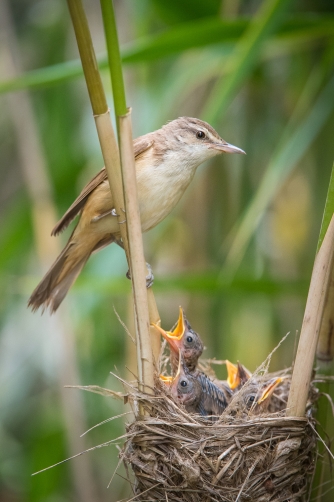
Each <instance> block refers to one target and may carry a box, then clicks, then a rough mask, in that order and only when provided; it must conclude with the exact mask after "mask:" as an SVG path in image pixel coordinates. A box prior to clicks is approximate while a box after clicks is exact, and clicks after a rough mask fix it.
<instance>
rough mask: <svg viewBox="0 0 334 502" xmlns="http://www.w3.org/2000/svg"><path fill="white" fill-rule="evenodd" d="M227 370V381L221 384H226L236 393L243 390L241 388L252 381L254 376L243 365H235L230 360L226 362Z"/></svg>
mask: <svg viewBox="0 0 334 502" xmlns="http://www.w3.org/2000/svg"><path fill="white" fill-rule="evenodd" d="M225 363H226V369H227V380H226V381H225V380H223V381H220V382H219V384H218V383H217V385H218V386H219V385H221V384H225V382H226V383H227V385H228V386H229V387H230V389H231V390H233V391H234V392H236V391H238V390H240V389H241V387H242V386H243V385H244V384H245V383H246V382H247V381H248V380H249V379H250V377H251V376H252V374H251V373H250V372H249V371H248V370H247V369H246V368H245V366H243V365H242V364H240V363H239V361H238V364H237V365H236V364H233V363H231V362H230V361H229V360H228V359H226V361H225Z"/></svg>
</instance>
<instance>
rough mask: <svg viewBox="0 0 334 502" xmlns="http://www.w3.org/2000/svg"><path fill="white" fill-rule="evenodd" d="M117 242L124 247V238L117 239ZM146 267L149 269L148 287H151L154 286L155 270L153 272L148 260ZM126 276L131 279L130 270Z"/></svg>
mask: <svg viewBox="0 0 334 502" xmlns="http://www.w3.org/2000/svg"><path fill="white" fill-rule="evenodd" d="M115 242H116V244H118V246H119V247H121V248H122V249H124V244H123V242H122V239H116V240H115ZM146 267H147V270H148V274H147V276H146V287H147V288H150V287H151V286H153V282H154V275H153V272H152V267H151V265H150V264H149V263H147V262H146ZM126 277H127V278H128V279H130V280H131V273H130V270H128V271H127V273H126Z"/></svg>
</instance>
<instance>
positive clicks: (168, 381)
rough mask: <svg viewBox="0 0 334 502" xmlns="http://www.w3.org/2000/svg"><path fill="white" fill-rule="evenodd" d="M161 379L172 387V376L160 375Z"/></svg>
mask: <svg viewBox="0 0 334 502" xmlns="http://www.w3.org/2000/svg"><path fill="white" fill-rule="evenodd" d="M159 379H160V380H161V381H162V382H163V383H164V384H165V385H168V386H171V385H172V383H173V380H174V379H173V377H172V376H165V375H159Z"/></svg>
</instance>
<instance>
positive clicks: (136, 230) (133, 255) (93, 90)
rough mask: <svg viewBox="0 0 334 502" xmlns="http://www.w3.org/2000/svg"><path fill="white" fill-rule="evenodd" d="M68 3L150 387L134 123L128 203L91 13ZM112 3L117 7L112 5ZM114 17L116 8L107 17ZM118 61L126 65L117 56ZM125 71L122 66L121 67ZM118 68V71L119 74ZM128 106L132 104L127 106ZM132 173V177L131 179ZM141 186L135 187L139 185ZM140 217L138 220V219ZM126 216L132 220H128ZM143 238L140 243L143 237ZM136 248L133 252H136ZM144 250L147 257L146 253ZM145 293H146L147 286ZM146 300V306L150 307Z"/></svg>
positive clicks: (142, 375) (120, 100)
mask: <svg viewBox="0 0 334 502" xmlns="http://www.w3.org/2000/svg"><path fill="white" fill-rule="evenodd" d="M68 6H69V10H70V14H71V18H72V23H73V27H74V31H75V35H76V39H77V43H78V48H79V53H80V57H81V61H82V66H83V70H84V75H85V79H86V84H87V88H88V93H89V97H90V100H91V104H92V109H93V114H94V118H95V123H96V128H97V132H98V136H99V141H100V145H101V150H102V155H103V159H104V162H105V167H106V171H107V174H108V179H109V184H110V190H111V193H112V197H113V201H114V205H115V209H116V214H117V215H118V216H117V218H118V222H119V225H120V232H121V237H122V242H123V245H124V249H125V253H126V257H127V261H128V264H129V269H130V271H131V275H132V285H133V291H134V308H135V314H136V328H137V330H136V331H137V333H136V334H137V351H138V352H137V353H138V357H137V360H138V377H139V381H140V383H141V384H142V385H143V386H145V388H146V390H147V389H150V388H153V386H154V380H153V357H152V350H151V348H150V346H149V317H148V307H147V294H146V281H145V267H144V264H145V262H144V256H143V252H142V240H141V239H142V238H141V229H140V217H139V210H138V203H137V197H136V179H135V174H134V156H133V146H132V135H131V126H130V127H129V125H128V124H127V121H126V120H125V124H126V125H125V126H124V129H125V134H124V138H123V135H122V133H121V131H120V134H119V136H120V138H122V139H121V147H120V148H121V156H122V158H123V160H124V164H126V166H127V168H126V170H125V171H124V173H123V175H124V176H125V178H126V180H127V182H126V183H127V187H126V189H127V190H131V193H130V197H128V196H126V197H125V198H126V202H127V203H129V201H130V207H128V206H127V205H126V204H125V201H124V191H123V180H122V171H121V165H120V155H119V151H118V146H117V142H116V137H115V134H114V131H113V128H112V125H111V121H110V115H109V110H108V106H107V101H106V97H105V93H104V90H103V86H102V81H101V77H100V74H99V71H98V68H97V63H96V57H95V52H94V48H93V44H92V39H91V35H90V31H89V27H88V22H87V18H86V15H85V11H84V9H83V5H82V2H81V0H68ZM111 8H112V6H111ZM107 19H109V20H110V12H109V14H108V16H107ZM112 26H113V29H114V36H113V39H112V40H113V43H115V37H116V40H117V33H116V31H115V30H116V26H115V22H114V23H113V25H112ZM116 46H117V50H118V53H119V49H118V42H117V43H116ZM114 54H116V56H115V57H116V63H113V64H116V66H117V64H118V62H119V65H120V58H119V61H118V60H117V51H116V53H114ZM117 71H118V73H119V71H120V72H121V69H120V70H119V69H118V70H117ZM117 71H116V73H115V75H116V76H117ZM114 92H116V94H114V95H115V96H116V99H117V102H115V109H116V107H117V110H118V111H124V105H125V95H124V86H123V92H122V82H120V81H118V82H117V83H116V86H115V91H114ZM125 111H126V108H125ZM131 177H132V180H131ZM133 187H135V189H133ZM133 219H134V220H133ZM124 220H126V225H125V224H124ZM129 228H130V232H129V235H130V240H132V241H131V244H130V246H129V241H128V229H129ZM138 241H140V242H138ZM130 250H131V251H130ZM140 252H141V256H140ZM144 288H145V292H144V294H143V289H144ZM145 301H146V307H145Z"/></svg>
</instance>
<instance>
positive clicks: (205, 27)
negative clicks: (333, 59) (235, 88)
mask: <svg viewBox="0 0 334 502" xmlns="http://www.w3.org/2000/svg"><path fill="white" fill-rule="evenodd" d="M248 25H249V21H248V20H247V19H236V20H233V21H224V20H221V19H217V18H213V19H205V20H201V21H192V22H189V23H184V24H180V25H177V26H174V27H173V28H170V29H169V30H166V31H165V32H163V33H160V34H158V35H151V36H148V37H144V38H142V39H140V40H138V41H136V42H134V43H131V44H128V45H126V46H124V47H123V49H122V50H121V54H122V60H123V63H126V64H130V63H142V62H146V61H153V60H156V59H161V58H165V57H168V56H172V55H174V54H179V53H181V52H183V51H186V50H190V49H196V48H201V47H207V46H212V45H215V44H225V46H228V47H230V46H231V44H234V43H235V42H236V41H237V40H238V39H239V38H240V37H241V36H242V35H243V34H244V33H245V30H246V29H247V27H248ZM333 29H334V18H333V16H326V17H318V18H314V17H312V18H310V17H309V16H300V17H298V18H296V19H294V20H291V21H287V22H285V23H284V24H283V25H282V26H281V27H280V29H279V30H277V33H276V38H277V40H278V41H281V42H282V41H285V40H288V39H289V38H294V39H297V38H298V37H301V38H302V39H313V38H319V37H326V36H328V35H331V34H333ZM98 64H99V68H100V69H106V68H108V61H107V57H106V56H105V55H102V56H100V57H99V58H98ZM81 75H82V67H81V62H80V60H79V59H77V60H74V61H67V62H64V63H59V64H56V65H52V66H48V67H46V68H39V69H36V70H32V71H30V72H27V73H25V74H23V75H21V76H20V77H18V78H14V79H10V80H6V81H2V82H0V93H6V92H10V91H16V90H19V89H27V88H30V89H35V88H40V87H46V86H50V85H54V84H60V83H63V82H66V81H68V80H72V79H74V78H77V77H80V76H81Z"/></svg>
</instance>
